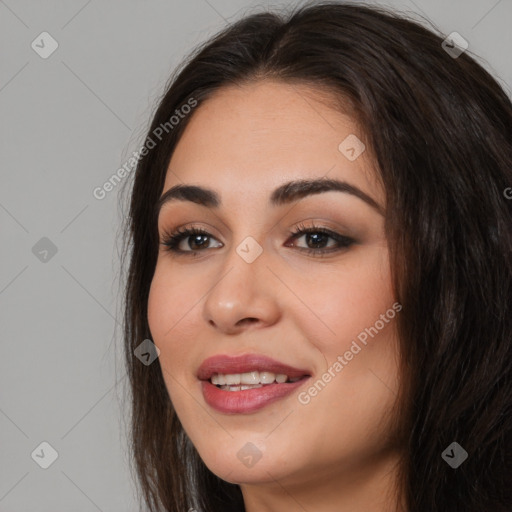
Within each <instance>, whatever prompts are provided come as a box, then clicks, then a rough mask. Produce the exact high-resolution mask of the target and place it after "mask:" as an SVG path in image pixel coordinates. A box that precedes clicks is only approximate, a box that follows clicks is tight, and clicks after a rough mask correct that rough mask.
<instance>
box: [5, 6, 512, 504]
mask: <svg viewBox="0 0 512 512" xmlns="http://www.w3.org/2000/svg"><path fill="white" fill-rule="evenodd" d="M374 3H379V4H382V5H387V6H391V7H395V8H397V9H400V10H402V11H405V12H407V13H409V14H413V15H414V16H415V17H416V18H417V19H418V20H420V21H421V22H422V23H428V20H430V21H431V22H432V23H433V24H434V25H435V26H436V27H437V28H438V29H439V31H440V32H442V33H443V34H445V35H448V34H450V33H451V32H453V31H456V32H458V33H459V34H461V35H462V36H463V37H464V38H465V39H466V40H467V41H468V42H469V51H471V52H472V53H474V54H477V55H478V56H479V57H480V60H479V61H480V62H481V63H482V64H483V65H484V66H485V67H486V68H487V69H488V70H490V71H491V73H492V74H493V75H494V76H496V77H497V78H498V80H499V81H500V83H501V84H502V86H503V87H504V88H505V89H506V90H507V92H508V94H509V95H510V84H512V60H511V59H510V55H511V49H512V31H510V25H511V21H512V2H510V1H509V0H471V1H470V0H452V1H450V2H446V1H445V0H402V1H390V2H386V3H384V2H374ZM280 5H281V6H282V5H289V3H288V2H276V3H270V2H256V1H254V2H253V1H249V0H186V1H185V0H180V1H178V0H167V1H164V0H151V1H147V0H146V1H143V0H122V1H121V0H103V1H99V0H89V1H87V0H68V1H65V2H64V1H58V0H53V1H49V0H37V1H36V0H32V1H29V0H0V48H1V62H0V119H1V123H0V129H1V132H0V145H1V147H0V149H1V158H2V168H1V188H0V229H1V237H2V238H1V243H0V258H1V265H0V322H1V345H0V347H1V355H0V511H9V512H29V511H37V512H57V511H67V512H70V511H77V512H82V511H83V512H94V511H98V510H99V511H102V512H114V511H116V512H117V511H119V512H120V511H123V512H127V511H136V510H138V506H137V501H136V498H135V496H134V489H135V488H134V484H133V482H132V479H131V475H130V472H129V469H128V467H129V466H128V458H127V451H126V439H125V436H124V433H123V428H122V427H123V415H124V413H123V408H122V401H121V399H120V397H121V395H122V393H121V388H122V386H123V385H125V384H126V379H125V374H124V368H123V365H122V359H121V352H120V339H119V334H118V333H119V332H120V329H121V320H122V317H121V315H120V307H119V306H120V303H119V299H120V293H119V288H118V282H117V279H118V274H119V256H118V247H119V241H118V237H119V233H118V232H119V226H120V222H121V218H120V213H119V207H118V202H119V199H120V196H118V189H119V187H116V189H114V190H113V191H111V192H110V193H108V194H107V195H106V197H105V198H104V199H101V200H99V199H96V198H95V197H94V195H93V190H94V189H95V188H96V187H98V186H101V185H102V184H103V183H104V182H105V181H106V180H107V179H108V178H109V177H110V176H111V175H112V174H113V173H114V172H115V171H116V170H117V169H118V168H119V167H120V166H121V165H122V164H123V163H124V162H125V160H126V158H127V156H129V155H130V153H131V152H132V151H134V150H135V149H137V148H138V147H140V143H141V141H142V137H143V135H144V131H145V130H146V128H147V125H148V122H149V118H150V116H151V113H152V112H153V109H154V107H155V101H156V99H157V98H158V97H159V95H160V94H161V93H162V90H163V87H164V84H165V81H166V80H167V79H168V77H169V75H170V73H171V72H172V71H173V69H174V68H175V67H176V66H177V65H178V64H179V62H180V61H181V60H182V58H183V57H184V56H185V55H186V54H187V53H188V52H189V51H190V50H192V49H193V48H194V47H195V46H196V45H197V44H199V43H201V42H203V41H204V40H205V39H207V38H208V37H210V36H212V35H213V34H214V33H216V32H217V31H218V30H220V29H222V28H223V27H224V26H225V25H226V24H227V23H228V22H231V21H234V20H236V19H238V18H240V17H241V16H243V15H244V14H247V13H249V12H255V11H258V10H260V8H264V7H267V6H270V7H273V6H280ZM44 32H46V34H43V35H41V34H42V33H44ZM56 45H58V46H57V48H56V50H55V51H54V52H53V53H51V55H48V54H49V53H50V52H51V50H52V49H54V47H55V46H56ZM43 57H44V58H43ZM511 185H512V184H511ZM116 329H117V332H116ZM43 442H45V443H48V445H46V444H44V445H41V443H43ZM53 450H54V451H55V452H54V451H53ZM55 455H58V456H57V458H56V459H55V460H54V461H53V463H52V464H51V465H50V466H49V467H48V468H47V469H43V468H42V467H41V463H43V464H44V461H43V459H44V460H46V461H47V462H51V461H52V458H53V459H54V458H55ZM184 512H186V511H184Z"/></svg>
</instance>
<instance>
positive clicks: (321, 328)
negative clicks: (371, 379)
mask: <svg viewBox="0 0 512 512" xmlns="http://www.w3.org/2000/svg"><path fill="white" fill-rule="evenodd" d="M296 290H297V296H298V297H304V299H305V300H304V303H305V304H307V306H308V308H307V310H306V311H304V309H303V308H302V307H300V308H297V310H296V311H297V313H298V314H297V315H296V318H295V321H296V322H297V324H298V325H300V326H301V330H302V331H303V332H304V333H305V334H306V335H307V336H308V339H309V340H311V342H313V343H315V345H316V346H317V348H318V349H319V350H320V351H322V352H327V353H328V354H330V355H331V356H332V355H333V353H334V352H336V353H337V354H343V352H344V351H345V350H348V348H349V347H350V344H351V342H352V340H353V339H354V338H356V337H357V336H358V335H359V334H360V333H361V332H366V331H365V329H369V328H370V327H372V326H374V324H375V323H376V322H378V326H379V327H381V328H382V331H383V333H384V332H386V331H389V329H388V327H389V324H391V323H392V322H385V323H384V325H382V324H381V322H382V321H381V320H380V318H381V315H383V314H384V315H385V314H386V311H388V310H389V309H390V308H392V305H393V303H394V302H395V300H394V295H393V290H392V286H391V277H390V272H389V268H388V260H387V253H386V251H384V250H382V249H380V248H376V249H375V250H372V251H369V250H368V249H366V250H365V251H360V253H359V254H355V255H354V256H353V258H351V260H350V262H348V263H347V264H346V265H345V266H343V267H340V268H334V267H333V269H332V272H328V273H327V272H324V273H322V274H320V273H316V274H315V275H314V276H312V277H311V279H309V280H307V279H302V280H301V281H299V284H298V287H297V288H296ZM299 309H300V311H299ZM392 313H394V311H392ZM393 316H394V314H393ZM386 320H388V318H386ZM379 330H381V329H379ZM362 337H364V335H362Z"/></svg>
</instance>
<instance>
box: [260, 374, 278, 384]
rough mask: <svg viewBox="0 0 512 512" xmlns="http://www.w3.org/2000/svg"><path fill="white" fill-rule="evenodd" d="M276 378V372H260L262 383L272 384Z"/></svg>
mask: <svg viewBox="0 0 512 512" xmlns="http://www.w3.org/2000/svg"><path fill="white" fill-rule="evenodd" d="M274 380H276V374H275V373H272V372H260V382H261V383H262V384H272V382H274Z"/></svg>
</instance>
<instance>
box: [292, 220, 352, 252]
mask: <svg viewBox="0 0 512 512" xmlns="http://www.w3.org/2000/svg"><path fill="white" fill-rule="evenodd" d="M301 238H304V241H305V243H306V246H307V247H297V248H298V249H300V250H303V251H306V252H308V253H311V254H314V253H329V252H334V251H340V250H342V249H344V248H348V247H350V246H351V245H352V244H353V243H354V240H352V239H351V238H348V237H346V236H343V235H340V234H339V233H335V232H334V231H331V230H330V229H326V228H322V227H315V226H313V227H310V228H305V227H304V226H299V228H298V229H297V230H296V231H294V232H293V233H292V240H299V239H301ZM329 239H331V240H333V241H334V243H331V245H330V246H329V242H328V240H329Z"/></svg>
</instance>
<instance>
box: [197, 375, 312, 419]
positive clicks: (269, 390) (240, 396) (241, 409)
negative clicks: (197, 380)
mask: <svg viewBox="0 0 512 512" xmlns="http://www.w3.org/2000/svg"><path fill="white" fill-rule="evenodd" d="M307 380H309V377H305V378H302V379H300V380H298V381H297V382H288V383H283V384H267V385H264V386H262V387H261V388H253V389H244V390H242V391H225V390H223V389H219V388H218V387H217V386H215V385H213V384H212V383H211V382H210V381H208V380H205V381H202V382H201V389H202V392H203V397H204V400H205V402H206V403H207V404H208V405H210V406H211V407H213V408H214V409H216V410H217V411H219V412H223V413H226V414H240V413H249V412H254V411H257V410H259V409H262V408H263V407H265V406H266V405H269V404H271V403H272V402H275V401H276V400H279V399H281V398H284V397H286V396H288V395H289V394H290V393H293V392H294V391H295V390H296V389H297V388H299V387H300V386H302V385H303V384H304V383H305V382H306V381H307Z"/></svg>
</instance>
